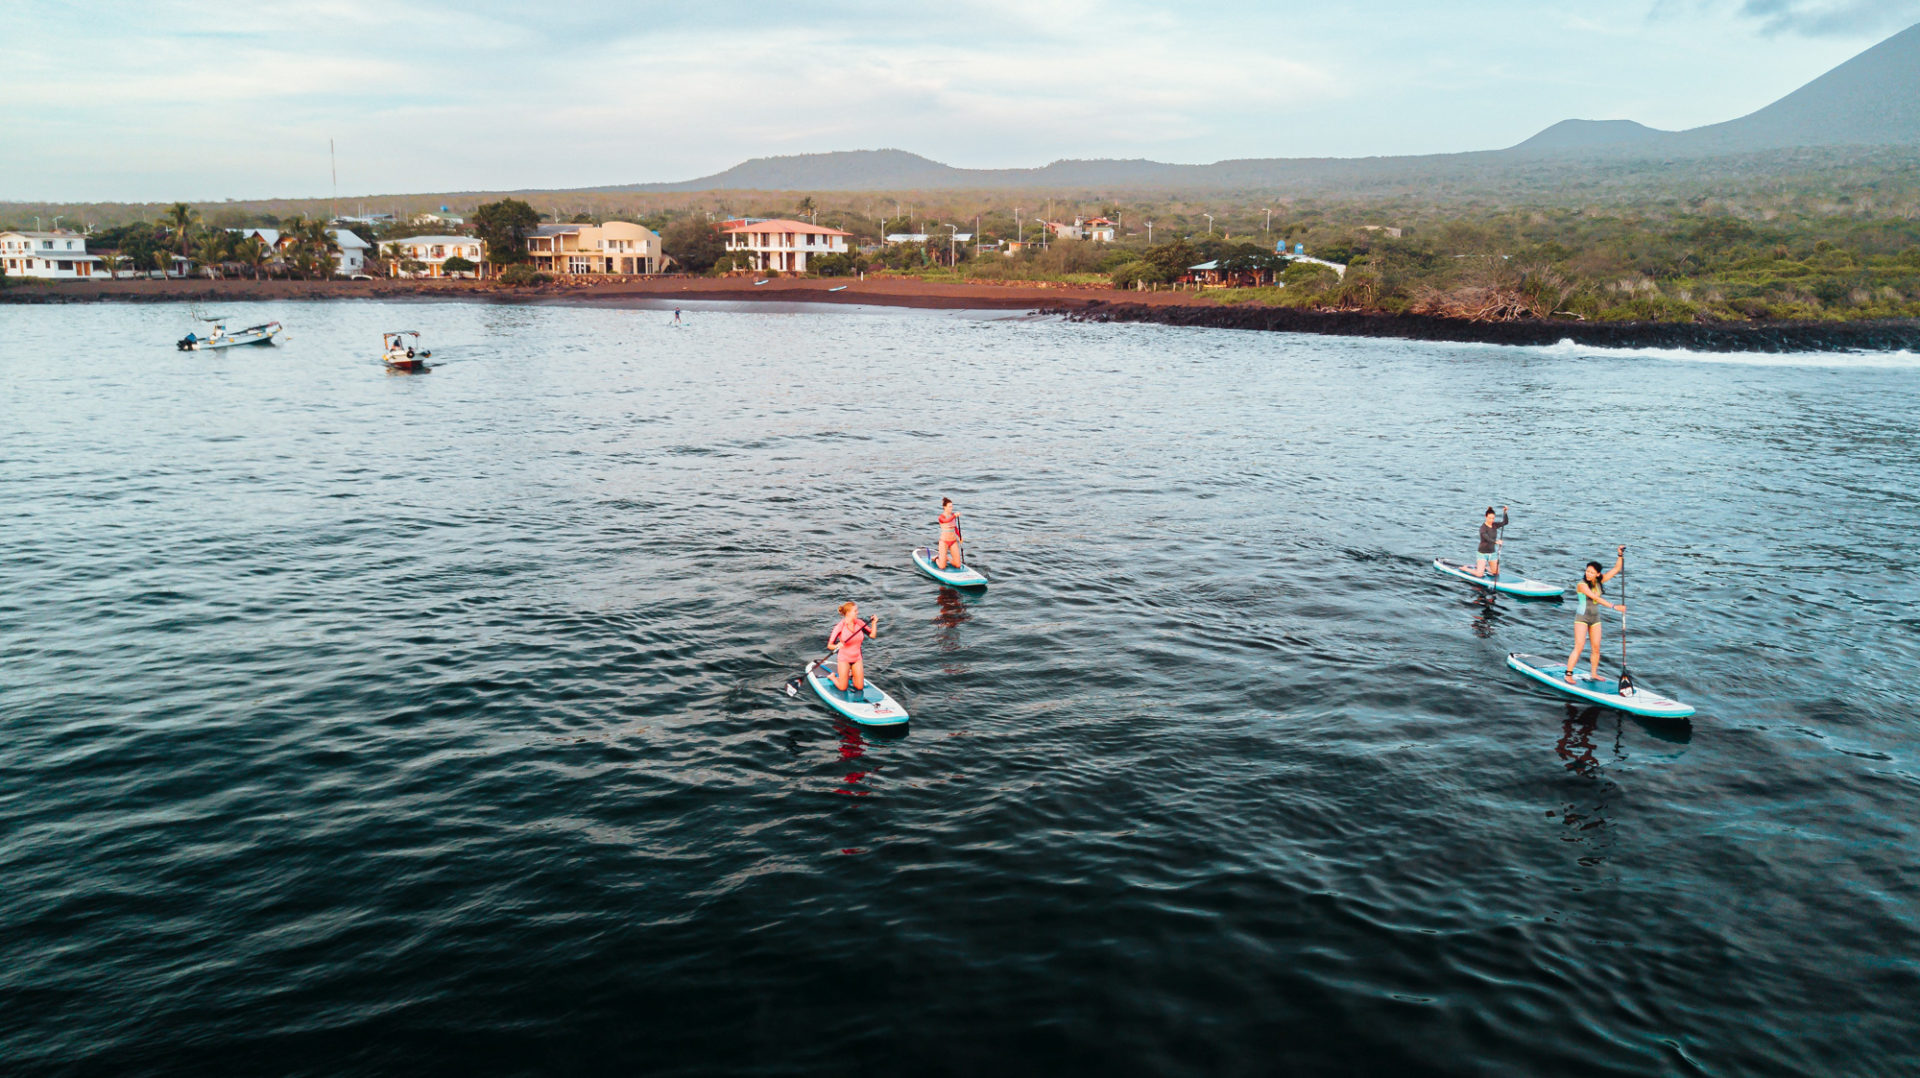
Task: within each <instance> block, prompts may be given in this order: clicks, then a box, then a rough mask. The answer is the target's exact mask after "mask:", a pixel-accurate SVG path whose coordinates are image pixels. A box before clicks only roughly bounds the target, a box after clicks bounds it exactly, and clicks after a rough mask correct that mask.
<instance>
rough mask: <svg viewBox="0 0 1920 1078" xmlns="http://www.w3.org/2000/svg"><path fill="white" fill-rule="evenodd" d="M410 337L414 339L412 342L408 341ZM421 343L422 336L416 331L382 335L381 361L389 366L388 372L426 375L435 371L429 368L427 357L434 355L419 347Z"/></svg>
mask: <svg viewBox="0 0 1920 1078" xmlns="http://www.w3.org/2000/svg"><path fill="white" fill-rule="evenodd" d="M409 337H411V338H412V340H411V341H409V340H408V338H409ZM419 343H420V334H419V333H418V332H417V331H415V330H411V329H403V330H396V331H395V332H392V333H382V334H381V335H380V361H381V362H382V363H385V364H386V365H387V369H388V370H394V371H402V372H405V373H407V374H415V373H422V374H424V373H425V372H427V371H430V370H432V369H433V368H432V367H429V366H427V357H428V356H431V355H433V353H432V352H429V351H427V350H426V349H424V348H421V347H419Z"/></svg>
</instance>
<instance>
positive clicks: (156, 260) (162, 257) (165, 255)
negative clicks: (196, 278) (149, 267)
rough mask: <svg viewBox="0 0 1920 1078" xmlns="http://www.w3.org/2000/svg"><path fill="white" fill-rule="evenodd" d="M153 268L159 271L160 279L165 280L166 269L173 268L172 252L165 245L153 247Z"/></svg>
mask: <svg viewBox="0 0 1920 1078" xmlns="http://www.w3.org/2000/svg"><path fill="white" fill-rule="evenodd" d="M153 268H154V269H157V270H159V271H160V279H161V280H165V279H166V276H167V271H168V270H170V269H172V268H173V252H172V251H169V250H167V249H166V248H165V247H155V248H154V249H153Z"/></svg>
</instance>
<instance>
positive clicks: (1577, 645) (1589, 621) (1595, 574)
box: [1567, 546, 1627, 682]
mask: <svg viewBox="0 0 1920 1078" xmlns="http://www.w3.org/2000/svg"><path fill="white" fill-rule="evenodd" d="M1626 564H1627V548H1626V547H1624V546H1622V547H1619V548H1618V549H1616V550H1615V551H1614V558H1613V568H1611V569H1608V570H1607V571H1606V572H1604V573H1603V572H1601V571H1600V563H1599V562H1597V561H1590V562H1588V563H1587V569H1586V572H1585V573H1584V574H1583V575H1582V576H1581V578H1580V583H1579V584H1577V585H1575V590H1577V591H1579V593H1580V608H1579V609H1578V610H1575V611H1574V613H1573V654H1571V655H1569V656H1567V680H1568V681H1569V682H1570V681H1572V680H1573V668H1574V667H1575V666H1577V665H1579V663H1580V653H1581V652H1582V651H1584V650H1586V648H1587V642H1588V641H1589V640H1591V641H1592V642H1593V661H1592V664H1591V665H1590V666H1589V667H1588V669H1590V670H1592V671H1593V679H1594V680H1595V681H1598V680H1600V608H1601V607H1603V606H1607V607H1612V608H1613V609H1615V610H1618V611H1619V612H1621V613H1622V614H1624V613H1626V612H1627V607H1626V604H1625V603H1610V602H1607V600H1606V599H1604V598H1602V597H1601V592H1603V591H1605V590H1606V584H1607V581H1609V580H1612V579H1613V578H1614V577H1616V576H1619V575H1620V570H1621V569H1623V568H1625V567H1626Z"/></svg>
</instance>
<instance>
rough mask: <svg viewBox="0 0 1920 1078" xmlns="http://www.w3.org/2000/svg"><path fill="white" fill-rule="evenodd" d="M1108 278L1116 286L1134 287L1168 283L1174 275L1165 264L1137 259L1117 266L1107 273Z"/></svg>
mask: <svg viewBox="0 0 1920 1078" xmlns="http://www.w3.org/2000/svg"><path fill="white" fill-rule="evenodd" d="M1107 279H1108V280H1110V281H1112V282H1113V287H1115V288H1133V287H1135V286H1136V285H1142V284H1144V285H1148V286H1152V285H1162V284H1166V283H1167V282H1168V281H1171V280H1173V275H1172V274H1170V273H1168V272H1167V269H1166V267H1165V266H1159V265H1155V264H1154V263H1152V262H1145V261H1137V262H1128V263H1126V264H1125V265H1122V266H1117V267H1115V268H1114V269H1113V271H1112V272H1110V273H1109V274H1108V275H1107Z"/></svg>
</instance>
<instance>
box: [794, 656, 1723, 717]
mask: <svg viewBox="0 0 1920 1078" xmlns="http://www.w3.org/2000/svg"><path fill="white" fill-rule="evenodd" d="M1565 663H1566V660H1565V659H1546V658H1542V657H1540V656H1538V655H1518V654H1511V653H1510V654H1508V655H1507V665H1508V666H1510V667H1512V668H1514V669H1515V670H1518V671H1520V672H1521V673H1522V674H1525V675H1526V676H1528V677H1530V678H1532V679H1533V680H1535V681H1538V682H1539V683H1540V684H1542V685H1545V686H1547V687H1548V688H1551V689H1557V690H1558V691H1560V692H1563V693H1565V694H1567V695H1568V696H1573V697H1578V698H1579V699H1582V700H1586V701H1589V702H1591V703H1595V704H1599V705H1601V706H1602V707H1610V708H1614V709H1616V710H1619V711H1625V712H1627V713H1629V714H1633V715H1645V716H1647V717H1648V718H1651V719H1684V718H1686V717H1687V716H1688V715H1691V714H1693V707H1692V705H1690V704H1683V703H1681V702H1680V701H1678V700H1672V699H1669V698H1667V697H1665V696H1662V695H1660V694H1659V693H1657V692H1654V691H1653V690H1652V689H1649V688H1647V687H1646V686H1645V685H1642V684H1640V683H1639V680H1638V679H1635V681H1634V687H1633V695H1631V696H1622V695H1620V682H1619V679H1618V677H1617V676H1616V677H1615V678H1613V679H1610V680H1602V681H1596V680H1594V679H1593V678H1590V677H1588V676H1587V675H1586V673H1585V672H1584V670H1577V671H1576V672H1575V674H1574V678H1573V681H1572V682H1571V683H1569V682H1568V681H1567V680H1566V678H1564V677H1562V676H1561V675H1562V673H1563V672H1564V671H1565V670H1566V666H1565ZM1585 666H1586V664H1585V663H1582V664H1581V667H1583V668H1584V667H1585ZM829 688H831V686H829Z"/></svg>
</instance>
